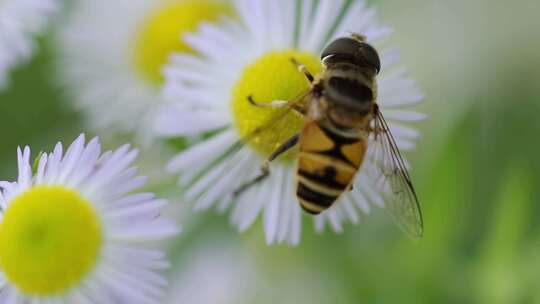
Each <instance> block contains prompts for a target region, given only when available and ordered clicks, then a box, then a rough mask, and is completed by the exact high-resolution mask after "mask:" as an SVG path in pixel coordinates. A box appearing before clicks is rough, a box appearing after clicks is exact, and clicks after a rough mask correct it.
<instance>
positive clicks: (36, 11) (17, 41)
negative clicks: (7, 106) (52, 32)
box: [0, 0, 60, 89]
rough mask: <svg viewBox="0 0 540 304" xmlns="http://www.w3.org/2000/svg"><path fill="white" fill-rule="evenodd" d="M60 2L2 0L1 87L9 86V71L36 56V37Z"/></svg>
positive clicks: (0, 20)
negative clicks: (33, 55)
mask: <svg viewBox="0 0 540 304" xmlns="http://www.w3.org/2000/svg"><path fill="white" fill-rule="evenodd" d="M59 4H60V3H59V1H58V0H1V1H0V89H3V88H5V87H6V86H7V85H8V82H9V77H8V76H9V72H10V71H11V70H12V69H13V68H15V67H16V66H17V65H19V64H21V63H24V62H26V61H27V60H29V58H30V57H31V56H32V53H33V52H34V49H35V42H34V38H35V37H34V36H36V35H38V34H40V33H41V32H42V31H43V30H44V29H45V27H46V25H47V23H48V21H49V20H50V18H51V17H52V15H53V14H54V13H55V12H56V11H57V10H58V8H59Z"/></svg>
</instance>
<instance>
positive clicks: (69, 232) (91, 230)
mask: <svg viewBox="0 0 540 304" xmlns="http://www.w3.org/2000/svg"><path fill="white" fill-rule="evenodd" d="M101 244H102V232H101V226H100V221H99V219H98V218H97V215H96V213H95V211H94V210H93V209H92V207H91V205H90V203H89V202H87V201H86V200H85V199H84V198H82V197H81V196H80V195H79V194H78V193H77V192H75V191H73V190H70V189H67V188H64V187H61V186H54V187H47V186H39V187H35V188H32V189H31V190H28V191H27V192H25V193H23V194H21V195H20V196H18V197H16V198H15V199H14V200H13V201H12V202H11V204H10V206H9V207H8V209H7V210H6V212H5V214H4V217H3V220H2V222H1V223H0V267H1V269H2V271H3V272H4V274H5V275H6V277H7V279H8V281H9V282H10V283H11V284H13V285H15V286H16V287H17V289H19V290H21V291H22V292H23V293H25V294H31V295H37V296H50V295H56V294H59V293H63V292H66V291H67V290H69V289H70V288H72V287H73V286H74V285H76V284H77V283H79V282H80V281H81V280H82V279H83V278H84V277H85V276H86V275H87V274H88V273H89V272H90V270H91V269H92V268H93V266H94V265H95V264H96V262H97V259H98V254H99V250H100V248H101Z"/></svg>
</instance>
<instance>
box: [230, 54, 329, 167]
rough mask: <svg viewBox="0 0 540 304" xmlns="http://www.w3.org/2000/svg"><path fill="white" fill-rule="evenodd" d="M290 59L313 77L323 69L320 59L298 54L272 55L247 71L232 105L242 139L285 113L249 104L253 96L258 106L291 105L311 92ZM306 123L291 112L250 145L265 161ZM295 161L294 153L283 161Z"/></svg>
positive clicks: (235, 93)
mask: <svg viewBox="0 0 540 304" xmlns="http://www.w3.org/2000/svg"><path fill="white" fill-rule="evenodd" d="M291 58H294V59H296V60H297V61H298V62H300V63H302V64H304V65H305V66H306V67H307V68H308V70H309V71H310V72H311V73H312V74H314V75H316V74H317V73H319V72H320V71H321V69H322V68H321V63H320V60H319V58H318V57H317V56H315V55H314V54H311V53H306V52H299V51H296V50H282V51H272V52H269V53H267V54H265V55H264V56H262V57H261V58H259V59H258V60H257V61H256V62H254V63H253V64H251V65H249V66H247V67H246V68H245V69H244V71H243V74H242V77H241V79H240V81H238V83H237V84H236V86H235V87H234V89H233V102H232V112H233V116H234V118H235V119H234V124H235V127H236V128H237V130H238V132H239V133H240V136H241V137H242V138H245V137H246V136H248V135H249V134H251V133H252V132H253V131H254V130H255V129H256V128H259V127H261V126H263V125H265V124H266V123H267V122H268V121H270V120H272V117H275V115H276V114H278V113H281V112H282V111H283V109H275V108H267V107H257V106H254V105H252V104H251V103H250V102H249V101H248V99H247V97H248V96H253V98H254V100H255V101H256V102H257V103H270V102H272V101H274V100H286V101H291V100H294V99H295V98H296V97H298V96H299V95H301V94H302V93H304V92H306V90H308V89H309V82H308V81H307V79H306V77H305V76H304V74H303V73H301V72H300V71H298V69H297V68H296V66H295V65H294V64H293V63H292V62H291ZM303 122H304V119H303V118H302V115H300V114H298V113H296V112H293V111H291V112H290V113H289V114H287V116H286V117H285V118H283V119H281V120H280V121H279V122H278V123H276V124H275V125H273V126H272V128H269V129H267V131H265V132H262V133H260V134H259V135H258V136H256V137H255V138H253V139H252V140H251V141H250V142H249V143H250V145H251V146H252V147H253V148H254V149H255V150H256V151H258V152H259V153H261V154H262V155H263V156H264V157H266V156H268V155H270V154H271V153H272V152H274V151H275V150H276V149H277V148H278V147H279V146H280V145H281V144H282V143H283V142H285V141H286V140H287V139H289V138H290V137H291V136H293V135H294V134H295V133H297V132H299V131H300V129H301V127H302V124H303ZM293 157H294V152H293V153H289V154H287V155H285V156H284V157H282V158H281V159H284V160H290V159H292V158H293Z"/></svg>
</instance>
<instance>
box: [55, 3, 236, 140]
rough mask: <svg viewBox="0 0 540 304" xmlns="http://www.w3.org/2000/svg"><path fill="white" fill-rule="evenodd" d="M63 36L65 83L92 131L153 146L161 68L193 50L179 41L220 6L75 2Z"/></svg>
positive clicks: (221, 5) (213, 15)
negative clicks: (171, 56) (174, 54)
mask: <svg viewBox="0 0 540 304" xmlns="http://www.w3.org/2000/svg"><path fill="white" fill-rule="evenodd" d="M74 6H75V7H74V8H73V12H72V14H71V15H70V16H68V20H67V22H66V23H65V24H63V26H62V28H63V30H62V31H61V33H60V34H59V37H58V39H57V40H58V48H59V51H60V53H61V56H60V58H61V59H60V60H59V62H58V67H59V68H60V70H61V74H62V75H61V77H62V79H61V80H60V81H61V82H62V83H64V84H65V86H66V87H67V88H68V91H69V93H70V94H71V95H72V98H73V99H74V103H75V106H76V107H77V108H78V109H79V110H81V111H83V112H84V113H85V114H86V115H87V120H88V123H89V124H90V126H91V127H92V128H93V129H94V130H97V131H102V130H107V131H108V132H110V133H113V134H136V135H137V139H140V140H142V141H144V142H149V140H150V139H151V136H150V135H151V132H149V131H150V127H149V122H150V120H151V118H152V117H153V114H154V112H155V109H156V108H157V107H158V106H159V105H160V103H161V102H162V98H161V96H160V93H159V89H160V86H161V84H162V76H161V66H162V65H163V64H164V63H166V62H167V58H168V56H169V54H170V53H172V52H174V51H182V52H184V51H187V52H190V51H191V49H190V48H189V47H188V46H187V45H185V44H184V43H183V42H182V41H181V36H182V35H183V34H184V33H186V32H189V31H192V30H195V29H196V27H197V26H198V24H199V22H201V21H213V20H217V19H218V18H219V16H220V15H221V14H222V13H223V12H225V11H226V7H227V5H226V4H224V3H223V1H220V0H202V1H196V0H158V1H150V0H117V1H108V0H92V1H77V3H76V4H75V5H74Z"/></svg>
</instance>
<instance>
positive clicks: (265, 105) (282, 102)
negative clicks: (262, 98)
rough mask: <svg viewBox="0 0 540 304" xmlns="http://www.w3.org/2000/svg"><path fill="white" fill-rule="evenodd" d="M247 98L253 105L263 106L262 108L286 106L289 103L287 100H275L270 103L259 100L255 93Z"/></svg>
mask: <svg viewBox="0 0 540 304" xmlns="http://www.w3.org/2000/svg"><path fill="white" fill-rule="evenodd" d="M247 99H248V101H249V103H250V104H252V105H253V106H256V107H261V108H281V107H284V106H286V105H287V104H288V103H289V102H288V101H286V100H274V101H272V102H270V103H262V102H257V101H255V99H254V98H253V95H249V96H248V98H247Z"/></svg>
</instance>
